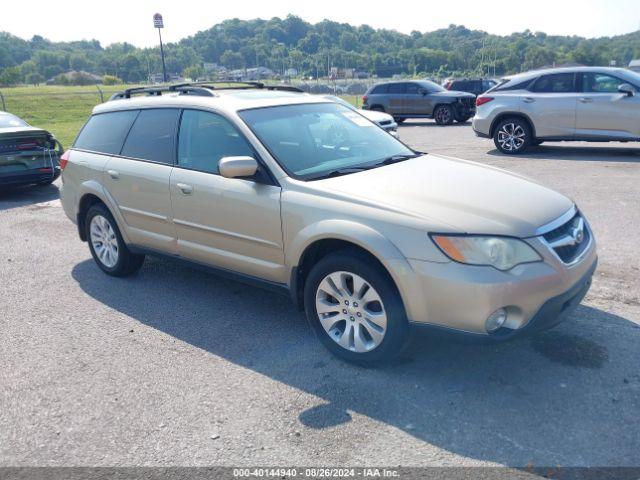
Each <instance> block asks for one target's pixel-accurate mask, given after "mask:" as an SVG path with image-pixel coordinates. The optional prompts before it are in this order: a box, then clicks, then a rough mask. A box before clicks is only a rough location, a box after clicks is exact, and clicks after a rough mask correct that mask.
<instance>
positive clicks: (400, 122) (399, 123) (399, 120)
mask: <svg viewBox="0 0 640 480" xmlns="http://www.w3.org/2000/svg"><path fill="white" fill-rule="evenodd" d="M393 120H394V121H395V122H396V123H397V124H398V125H402V124H403V123H404V122H405V120H406V118H395V117H394V119H393Z"/></svg>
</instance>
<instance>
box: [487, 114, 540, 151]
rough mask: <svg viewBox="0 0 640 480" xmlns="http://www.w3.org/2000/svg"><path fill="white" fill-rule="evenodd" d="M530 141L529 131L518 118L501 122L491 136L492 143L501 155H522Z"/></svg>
mask: <svg viewBox="0 0 640 480" xmlns="http://www.w3.org/2000/svg"><path fill="white" fill-rule="evenodd" d="M531 141H532V138H531V129H530V128H529V125H528V124H527V122H525V121H524V120H522V119H520V118H507V119H505V120H502V121H501V122H500V123H499V124H498V125H497V126H496V130H495V132H494V134H493V143H495V145H496V148H497V149H498V150H500V151H501V152H502V153H510V154H518V153H522V152H524V151H525V150H526V149H527V147H528V146H529V145H531Z"/></svg>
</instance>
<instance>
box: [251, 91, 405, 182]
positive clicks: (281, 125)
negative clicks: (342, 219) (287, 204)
mask: <svg viewBox="0 0 640 480" xmlns="http://www.w3.org/2000/svg"><path fill="white" fill-rule="evenodd" d="M239 115H240V117H242V119H243V120H244V121H245V122H246V123H247V125H248V126H249V128H251V130H252V131H253V132H254V133H255V134H256V136H257V137H258V138H259V139H260V141H261V142H262V143H263V144H264V145H265V147H267V149H268V150H269V151H270V152H271V154H272V155H273V156H274V157H275V159H276V160H277V161H278V163H280V165H281V166H282V168H284V170H285V171H286V172H287V173H288V174H289V175H290V176H292V177H294V178H299V179H304V180H309V179H314V178H320V177H322V176H325V175H328V174H330V173H331V172H335V171H336V170H341V169H349V168H354V167H364V166H367V165H370V164H376V163H379V162H382V161H383V160H385V159H387V158H390V157H396V156H399V157H404V156H415V153H414V152H412V151H411V150H410V149H409V148H407V147H406V146H405V145H404V144H402V143H401V142H399V141H398V140H396V139H395V138H393V137H392V136H391V135H389V134H388V133H387V132H385V131H384V130H382V129H381V128H378V127H377V126H376V125H375V124H374V123H372V122H370V121H369V120H367V119H366V118H364V117H363V116H362V115H360V114H359V113H357V112H354V111H352V110H350V109H348V108H346V107H343V106H342V105H338V104H336V103H315V104H302V105H283V106H277V107H268V108H258V109H252V110H244V111H241V112H239Z"/></svg>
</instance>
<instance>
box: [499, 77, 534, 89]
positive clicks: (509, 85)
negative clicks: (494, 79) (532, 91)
mask: <svg viewBox="0 0 640 480" xmlns="http://www.w3.org/2000/svg"><path fill="white" fill-rule="evenodd" d="M530 84H531V79H530V78H529V79H527V80H524V81H521V82H517V81H516V82H514V81H513V80H503V81H502V82H500V84H499V85H498V86H497V87H495V90H496V91H501V92H502V91H506V90H526V89H527V88H528V87H529V85H530Z"/></svg>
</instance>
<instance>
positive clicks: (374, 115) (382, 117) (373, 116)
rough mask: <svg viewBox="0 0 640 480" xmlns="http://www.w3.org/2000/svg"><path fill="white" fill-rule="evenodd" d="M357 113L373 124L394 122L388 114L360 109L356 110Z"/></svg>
mask: <svg viewBox="0 0 640 480" xmlns="http://www.w3.org/2000/svg"><path fill="white" fill-rule="evenodd" d="M358 113H360V114H362V116H364V117H366V118H368V119H369V120H371V121H372V122H374V123H380V122H385V121H391V122H394V121H395V120H394V119H393V117H392V116H391V115H389V114H388V113H384V112H377V111H375V110H363V109H360V110H358Z"/></svg>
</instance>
